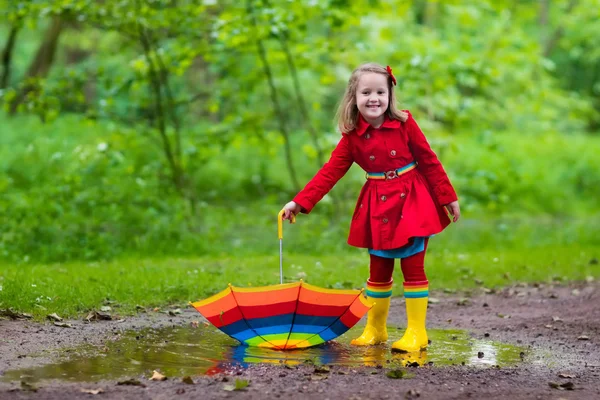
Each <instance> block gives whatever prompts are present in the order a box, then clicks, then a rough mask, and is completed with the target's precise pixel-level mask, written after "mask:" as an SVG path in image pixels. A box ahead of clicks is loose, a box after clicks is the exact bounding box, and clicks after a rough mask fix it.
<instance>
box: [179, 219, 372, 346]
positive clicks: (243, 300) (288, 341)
mask: <svg viewBox="0 0 600 400" xmlns="http://www.w3.org/2000/svg"><path fill="white" fill-rule="evenodd" d="M282 215H283V210H282V211H281V212H280V213H279V215H278V233H279V275H280V284H279V285H272V286H263V287H254V288H240V287H234V286H232V285H231V284H230V285H229V287H228V288H227V289H225V290H223V291H222V292H220V293H217V294H215V295H214V296H212V297H209V298H207V299H205V300H201V301H197V302H195V303H191V305H192V306H193V307H194V308H195V309H196V310H198V312H199V313H200V314H202V315H203V316H204V317H205V318H206V319H207V320H208V321H209V322H210V323H212V324H213V325H214V326H215V327H217V328H219V329H220V330H221V331H223V332H225V333H226V334H228V335H229V336H231V337H233V338H234V339H237V340H239V341H240V342H242V344H245V345H248V346H258V347H267V348H273V349H278V350H290V349H298V348H304V347H311V346H316V345H318V344H321V343H325V342H327V341H329V340H332V339H335V338H336V337H338V336H340V335H341V334H343V333H344V332H346V331H347V330H348V329H350V328H352V327H353V326H354V325H355V324H356V323H357V322H358V321H359V320H360V319H361V318H362V317H363V316H364V315H365V314H366V313H367V311H369V309H370V308H371V306H372V304H370V303H369V302H368V301H367V299H366V298H365V297H364V296H363V294H362V292H363V291H362V290H337V289H324V288H320V287H318V286H313V285H309V284H307V283H305V282H303V281H300V282H295V283H286V284H284V283H283V226H282V225H283V223H282ZM292 222H295V221H294V220H292Z"/></svg>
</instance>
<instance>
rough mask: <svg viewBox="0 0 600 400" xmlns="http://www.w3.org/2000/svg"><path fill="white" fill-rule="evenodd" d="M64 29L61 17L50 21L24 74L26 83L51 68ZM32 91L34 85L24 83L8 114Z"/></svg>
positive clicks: (41, 76)
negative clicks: (42, 39)
mask: <svg viewBox="0 0 600 400" xmlns="http://www.w3.org/2000/svg"><path fill="white" fill-rule="evenodd" d="M63 28H64V21H63V18H62V16H60V15H57V16H55V17H54V18H53V19H52V22H51V23H50V26H49V27H48V30H47V31H46V34H45V35H44V41H43V42H42V44H41V45H40V47H39V48H38V51H37V53H36V55H35V58H34V59H33V61H32V62H31V64H30V65H29V68H28V69H27V73H26V74H25V78H24V80H25V81H27V80H29V79H31V78H45V77H46V76H47V75H48V72H49V71H50V68H51V67H52V63H53V62H54V56H55V54H56V49H57V47H58V39H59V37H60V34H61V32H62V30H63ZM33 89H34V85H32V84H31V83H26V84H25V86H24V87H23V88H22V89H21V90H20V92H19V93H18V94H17V97H16V98H15V100H13V102H12V103H11V105H10V114H11V115H13V114H14V113H15V112H16V111H17V108H18V107H19V105H20V104H21V103H22V102H23V100H24V99H25V97H26V96H27V94H28V93H29V92H31V91H32V90H33Z"/></svg>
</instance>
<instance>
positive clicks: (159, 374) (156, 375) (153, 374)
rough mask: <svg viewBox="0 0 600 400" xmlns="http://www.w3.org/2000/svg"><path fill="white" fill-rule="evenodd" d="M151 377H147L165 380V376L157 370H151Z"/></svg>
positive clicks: (153, 379)
mask: <svg viewBox="0 0 600 400" xmlns="http://www.w3.org/2000/svg"><path fill="white" fill-rule="evenodd" d="M152 372H153V373H152V377H151V378H150V379H149V380H151V381H166V380H167V377H166V376H164V375H163V374H161V373H160V372H158V371H157V370H154V371H152Z"/></svg>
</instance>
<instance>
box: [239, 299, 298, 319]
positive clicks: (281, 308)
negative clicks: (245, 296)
mask: <svg viewBox="0 0 600 400" xmlns="http://www.w3.org/2000/svg"><path fill="white" fill-rule="evenodd" d="M295 307H296V302H295V301H288V302H285V303H281V304H273V305H271V306H269V307H265V306H240V310H242V313H244V316H245V317H246V318H247V319H254V318H266V317H273V316H277V315H285V314H289V313H293V312H294V308H295Z"/></svg>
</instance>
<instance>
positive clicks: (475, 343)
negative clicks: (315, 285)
mask: <svg viewBox="0 0 600 400" xmlns="http://www.w3.org/2000/svg"><path fill="white" fill-rule="evenodd" d="M362 329H363V327H362V326H356V327H354V328H353V329H351V330H350V331H348V332H346V333H345V334H344V335H342V336H341V337H339V338H338V339H337V340H336V341H335V342H334V343H327V344H325V345H321V346H317V347H313V348H308V349H301V350H294V351H287V352H284V351H277V350H270V349H262V348H257V347H246V346H239V345H238V342H237V341H236V340H234V339H232V338H230V337H228V336H226V335H225V334H223V333H221V332H220V331H218V330H217V329H216V328H213V327H199V328H196V329H194V328H190V327H176V328H164V329H146V330H142V331H129V332H126V333H124V334H123V336H122V338H121V339H119V340H117V341H114V342H108V343H106V344H105V345H103V346H90V345H87V346H82V347H78V348H76V349H73V350H69V351H67V352H66V353H65V355H67V354H68V357H69V360H68V361H64V362H59V363H56V364H48V365H45V366H42V367H37V368H29V369H21V370H12V371H6V372H5V374H4V376H2V377H1V378H0V379H1V380H3V381H18V380H23V379H26V380H27V381H32V382H35V381H39V380H43V379H59V380H67V381H85V382H94V381H99V380H105V379H119V378H123V377H133V376H139V375H148V376H150V375H151V372H152V370H155V369H156V370H160V371H161V373H163V374H164V375H166V376H169V377H174V376H185V375H190V376H197V375H212V374H216V373H221V372H228V371H233V370H236V369H239V368H245V367H247V366H248V364H251V363H273V364H287V365H298V364H302V363H313V364H326V365H342V366H348V367H356V366H365V365H366V366H377V365H388V364H390V363H394V364H396V365H406V364H407V363H414V362H417V363H418V364H420V365H425V364H429V365H432V366H434V367H435V366H440V365H454V364H464V365H469V366H493V365H499V366H501V367H505V366H511V365H515V364H517V363H520V362H521V356H520V353H521V352H525V349H523V348H519V347H515V346H512V345H507V344H502V343H497V342H492V341H487V340H476V339H473V338H471V337H470V336H469V335H468V334H467V333H466V332H464V331H458V330H435V329H430V330H428V334H429V338H430V339H431V344H430V346H429V349H428V350H427V352H421V353H416V354H411V355H402V354H392V353H391V352H390V348H389V345H391V343H392V341H393V340H398V339H399V338H400V337H401V336H402V333H403V330H397V329H390V330H389V335H390V340H389V342H388V346H375V347H355V346H350V340H351V339H352V338H353V337H356V336H358V335H360V333H361V332H362ZM479 352H483V355H481V354H478V353H479Z"/></svg>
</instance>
